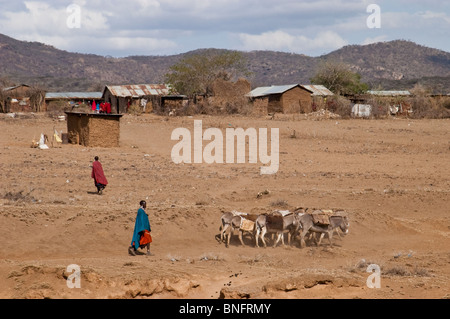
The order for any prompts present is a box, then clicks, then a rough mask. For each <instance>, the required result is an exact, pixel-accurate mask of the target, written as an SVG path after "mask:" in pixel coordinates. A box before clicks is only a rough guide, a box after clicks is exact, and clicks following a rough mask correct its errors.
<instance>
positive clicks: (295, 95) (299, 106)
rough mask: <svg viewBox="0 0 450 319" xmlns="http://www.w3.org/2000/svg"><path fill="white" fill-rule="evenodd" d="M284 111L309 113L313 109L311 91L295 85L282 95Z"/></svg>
mask: <svg viewBox="0 0 450 319" xmlns="http://www.w3.org/2000/svg"><path fill="white" fill-rule="evenodd" d="M281 105H282V110H283V113H309V112H311V111H312V97H311V92H309V91H307V90H305V89H303V88H300V87H295V88H293V89H291V90H289V91H287V92H285V93H284V94H283V95H282V98H281Z"/></svg>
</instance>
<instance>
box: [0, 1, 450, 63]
mask: <svg viewBox="0 0 450 319" xmlns="http://www.w3.org/2000/svg"><path fill="white" fill-rule="evenodd" d="M72 3H74V4H77V5H79V6H80V7H81V28H79V29H70V28H68V27H67V18H68V13H67V12H66V9H67V6H69V5H70V4H72ZM371 3H374V1H373V0H318V1H309V0H279V1H273V0H245V1H244V0H189V1H187V0H128V1H122V0H110V1H104V0H89V1H87V0H67V1H59V0H36V1H33V0H28V1H24V2H22V1H4V0H0V6H1V10H0V33H4V34H6V35H9V36H12V37H14V38H17V39H20V40H27V41H42V42H45V43H47V44H51V45H54V46H55V47H57V48H61V49H65V50H68V51H73V50H75V51H78V52H80V51H82V52H91V53H100V54H108V55H114V56H117V55H120V56H122V55H132V54H145V53H147V52H148V53H149V54H153V53H156V54H160V53H161V52H163V53H162V54H170V52H173V53H175V51H176V52H177V53H179V52H185V51H187V50H191V49H195V48H199V47H212V46H217V45H219V46H220V47H221V48H230V49H243V50H278V51H289V52H297V53H304V54H308V55H318V54H322V53H328V52H329V51H332V50H334V49H338V48H340V47H342V46H344V45H346V44H349V43H351V44H360V43H373V42H377V41H383V40H387V39H389V40H394V39H399V38H403V39H411V40H413V41H416V42H418V43H420V44H423V45H430V44H434V46H435V47H440V48H442V49H444V50H447V51H448V50H449V49H450V47H449V45H450V44H449V42H448V41H446V40H447V38H448V34H449V33H450V13H449V12H450V10H449V7H450V2H449V4H447V3H446V2H443V1H439V0H431V1H430V2H421V1H419V0H411V1H410V0H395V1H387V0H378V1H377V3H378V4H379V5H380V7H381V29H376V30H375V29H368V28H367V24H366V19H367V17H368V15H369V13H367V12H366V8H367V6H368V5H369V4H371ZM229 35H231V36H229ZM108 38H110V39H109V40H108ZM233 41H234V42H233ZM114 43H115V44H116V45H114ZM100 46H101V48H100ZM105 48H108V50H110V51H109V52H106V53H105V50H106V49H105ZM155 50H156V51H155Z"/></svg>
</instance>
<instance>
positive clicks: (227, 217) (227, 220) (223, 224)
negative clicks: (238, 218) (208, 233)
mask: <svg viewBox="0 0 450 319" xmlns="http://www.w3.org/2000/svg"><path fill="white" fill-rule="evenodd" d="M234 216H235V214H234V213H232V212H226V213H223V214H222V216H221V217H220V227H219V231H220V242H219V243H222V242H223V241H224V240H225V232H226V231H227V230H228V229H229V228H230V226H231V220H232V219H233V217H234ZM217 237H218V236H216V239H218V238H217Z"/></svg>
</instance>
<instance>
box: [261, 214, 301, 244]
mask: <svg viewBox="0 0 450 319" xmlns="http://www.w3.org/2000/svg"><path fill="white" fill-rule="evenodd" d="M299 216H301V215H300V214H299V213H289V214H287V215H284V216H283V215H281V214H279V213H277V212H276V213H272V214H267V215H266V214H262V215H259V216H258V218H257V219H256V247H259V243H258V238H259V237H260V238H261V241H262V242H263V245H264V247H267V245H266V241H265V240H264V236H265V235H266V233H268V232H269V233H276V234H277V240H276V241H275V243H274V245H273V247H274V248H275V247H276V246H277V245H278V242H279V241H280V239H281V243H282V244H283V246H285V244H284V233H288V234H289V237H288V244H289V245H290V244H291V236H292V235H293V234H295V233H296V232H297V231H298V229H299V227H300V223H299Z"/></svg>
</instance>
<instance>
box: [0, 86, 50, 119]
mask: <svg viewBox="0 0 450 319" xmlns="http://www.w3.org/2000/svg"><path fill="white" fill-rule="evenodd" d="M0 93H1V94H0V111H1V112H3V113H10V112H42V111H45V103H44V97H45V92H44V91H43V90H41V89H38V88H34V87H31V86H29V85H26V84H19V85H16V86H12V87H7V88H4V89H2V90H1V92H0Z"/></svg>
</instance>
